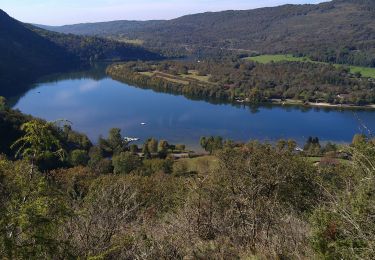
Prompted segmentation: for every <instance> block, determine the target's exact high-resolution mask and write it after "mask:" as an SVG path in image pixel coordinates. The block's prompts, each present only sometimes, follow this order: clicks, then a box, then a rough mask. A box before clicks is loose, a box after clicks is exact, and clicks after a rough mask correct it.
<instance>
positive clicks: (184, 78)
mask: <svg viewBox="0 0 375 260" xmlns="http://www.w3.org/2000/svg"><path fill="white" fill-rule="evenodd" d="M139 74H142V75H144V76H148V77H158V78H162V79H165V80H168V81H171V82H174V83H179V84H184V85H187V84H189V82H190V81H199V82H201V83H204V84H214V83H212V82H210V81H209V79H210V75H206V76H199V75H198V71H196V70H189V72H188V74H179V75H172V74H168V73H165V72H160V71H157V70H154V71H145V72H139Z"/></svg>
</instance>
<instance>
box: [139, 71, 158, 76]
mask: <svg viewBox="0 0 375 260" xmlns="http://www.w3.org/2000/svg"><path fill="white" fill-rule="evenodd" d="M139 74H142V75H144V76H147V77H152V76H154V74H155V73H154V72H153V71H144V72H139Z"/></svg>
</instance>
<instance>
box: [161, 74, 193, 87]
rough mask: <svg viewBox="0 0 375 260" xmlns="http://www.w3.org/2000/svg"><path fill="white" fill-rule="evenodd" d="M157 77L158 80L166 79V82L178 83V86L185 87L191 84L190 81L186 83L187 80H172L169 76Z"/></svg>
mask: <svg viewBox="0 0 375 260" xmlns="http://www.w3.org/2000/svg"><path fill="white" fill-rule="evenodd" d="M156 77H157V78H161V79H165V80H168V81H170V82H174V83H177V84H183V85H188V84H189V81H186V80H181V79H172V78H169V77H167V76H161V75H157V76H156Z"/></svg>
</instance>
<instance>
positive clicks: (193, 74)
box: [180, 70, 211, 83]
mask: <svg viewBox="0 0 375 260" xmlns="http://www.w3.org/2000/svg"><path fill="white" fill-rule="evenodd" d="M180 76H181V77H183V78H186V79H189V78H191V79H195V80H198V81H202V82H204V83H211V82H209V79H210V75H206V76H199V75H198V71H197V70H189V72H188V74H181V75H180Z"/></svg>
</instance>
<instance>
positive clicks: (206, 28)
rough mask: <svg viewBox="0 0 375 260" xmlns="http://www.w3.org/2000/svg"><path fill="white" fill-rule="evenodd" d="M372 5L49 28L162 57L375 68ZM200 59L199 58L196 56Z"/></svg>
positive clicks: (337, 0)
mask: <svg viewBox="0 0 375 260" xmlns="http://www.w3.org/2000/svg"><path fill="white" fill-rule="evenodd" d="M374 10H375V2H374V1H368V0H367V1H366V0H358V1H353V0H334V1H331V2H326V3H321V4H317V5H284V6H279V7H272V8H261V9H255V10H247V11H225V12H217V13H202V14H196V15H188V16H184V17H181V18H178V19H174V20H169V21H151V22H142V23H136V22H130V21H116V22H108V23H97V24H95V23H94V24H81V25H72V26H64V27H51V30H56V31H60V32H64V33H77V34H88V35H102V36H114V35H116V36H122V37H126V38H130V39H140V40H143V41H144V44H145V45H146V46H149V47H150V46H151V47H157V48H159V49H161V50H164V51H165V52H168V51H171V49H178V50H180V51H181V50H182V49H183V50H184V52H185V53H189V52H192V51H193V52H196V51H197V50H201V51H202V49H203V50H205V51H207V50H211V51H212V49H216V50H221V48H224V49H228V50H247V51H250V52H260V53H279V52H283V53H294V54H302V55H309V56H311V57H312V58H314V59H316V60H321V61H330V62H335V63H348V64H354V65H362V66H375V40H374V39H375V11H374ZM199 53H202V52H199Z"/></svg>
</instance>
